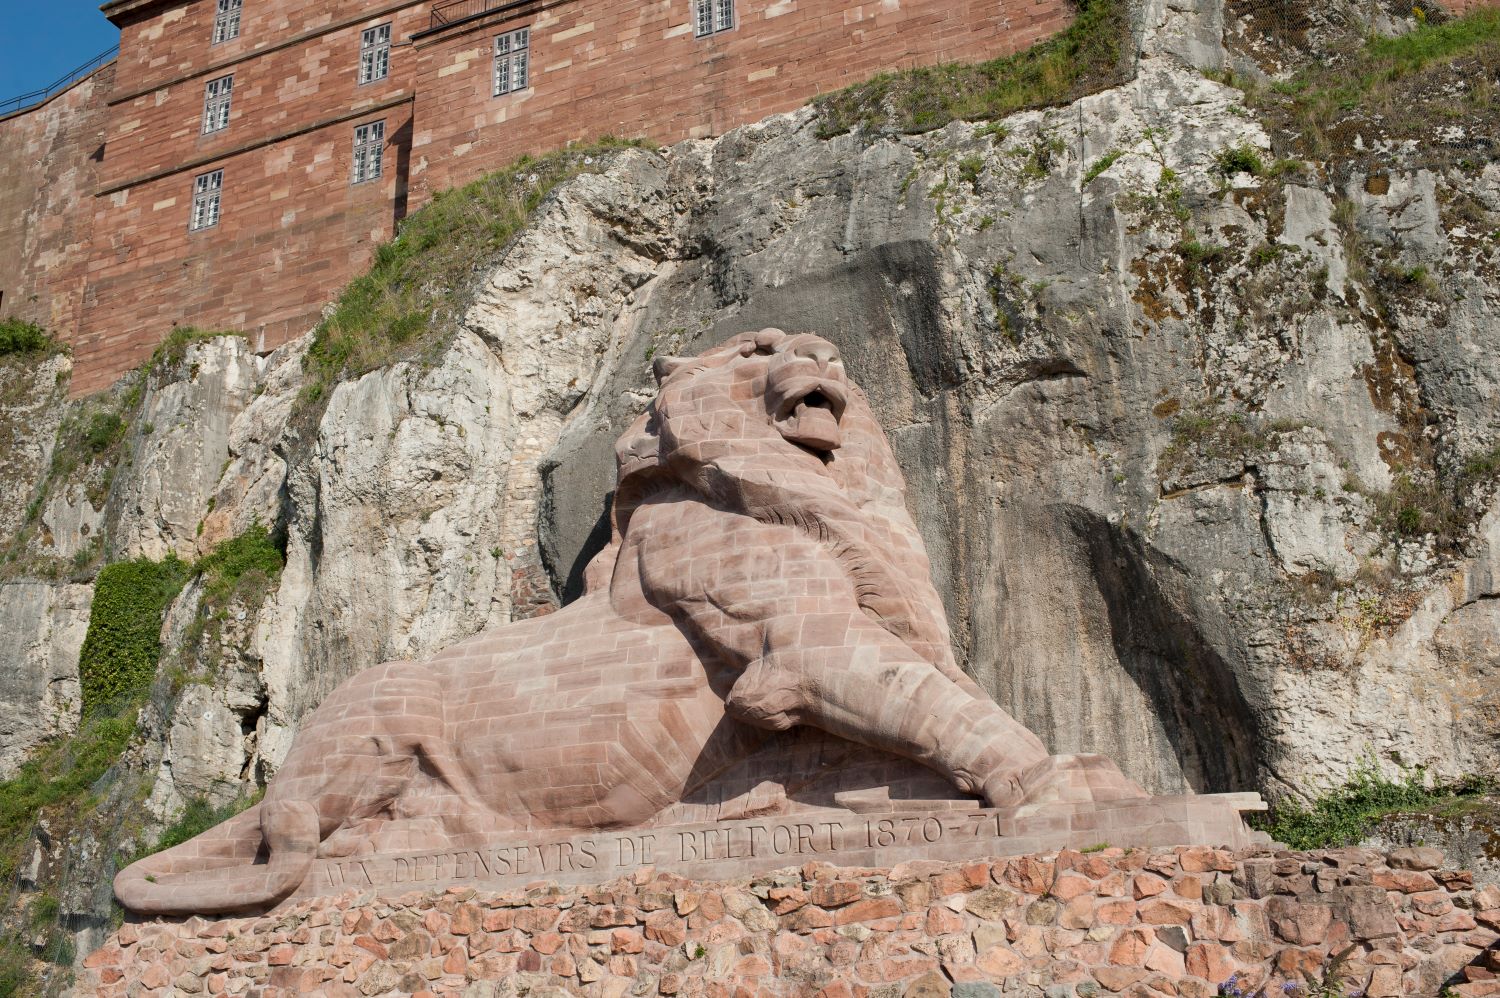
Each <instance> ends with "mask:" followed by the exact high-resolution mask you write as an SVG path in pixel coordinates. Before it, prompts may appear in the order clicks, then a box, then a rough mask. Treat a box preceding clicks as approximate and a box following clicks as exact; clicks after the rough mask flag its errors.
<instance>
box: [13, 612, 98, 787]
mask: <svg viewBox="0 0 1500 998" xmlns="http://www.w3.org/2000/svg"><path fill="white" fill-rule="evenodd" d="M93 595H94V590H93V587H92V586H89V585H78V584H70V583H55V584H54V583H46V582H0V634H3V635H5V637H4V639H3V640H0V778H8V777H10V776H13V775H14V774H15V771H16V770H17V769H18V768H19V767H20V765H21V763H22V762H24V761H25V759H26V757H27V756H28V755H29V754H30V752H31V750H32V749H34V748H36V746H38V745H40V744H41V743H42V742H44V741H46V740H48V739H49V738H53V737H55V736H57V735H62V734H68V733H71V732H72V731H73V730H74V729H75V728H76V727H77V725H78V711H79V705H80V692H79V686H78V651H79V649H80V648H82V647H83V639H84V636H85V635H86V634H87V633H88V625H89V610H90V608H91V605H92V603H93Z"/></svg>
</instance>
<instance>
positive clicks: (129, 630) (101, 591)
mask: <svg viewBox="0 0 1500 998" xmlns="http://www.w3.org/2000/svg"><path fill="white" fill-rule="evenodd" d="M190 574H191V570H190V569H189V567H188V565H187V564H186V563H185V562H183V561H181V560H179V559H177V558H175V557H169V558H167V560H165V561H160V562H157V561H151V560H150V559H147V558H140V559H137V560H135V561H122V562H116V563H115V564H113V565H106V566H105V567H104V569H103V570H102V571H100V573H99V578H98V579H97V581H96V583H95V588H94V608H93V612H92V613H91V614H90V617H89V630H88V636H87V637H85V638H84V639H83V649H82V651H80V652H79V655H78V675H79V682H80V684H81V686H82V692H83V713H84V716H85V717H87V716H90V715H93V714H97V713H99V712H100V711H102V710H105V709H108V708H109V707H110V706H111V705H113V704H115V703H118V702H120V701H122V700H127V701H128V700H134V699H136V698H137V697H140V696H142V695H144V694H145V693H146V691H147V690H148V689H150V686H151V681H152V679H154V678H155V676H156V665H157V662H158V660H159V659H160V657H161V623H162V613H163V612H164V611H165V610H166V608H167V604H169V603H171V602H172V600H173V599H175V598H176V596H177V594H178V593H179V592H181V591H182V587H183V586H184V585H185V584H186V583H187V581H188V578H189V576H190Z"/></svg>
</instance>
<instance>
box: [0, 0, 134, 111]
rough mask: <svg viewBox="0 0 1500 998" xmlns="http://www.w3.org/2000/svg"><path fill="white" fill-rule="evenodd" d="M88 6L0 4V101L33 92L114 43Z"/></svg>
mask: <svg viewBox="0 0 1500 998" xmlns="http://www.w3.org/2000/svg"><path fill="white" fill-rule="evenodd" d="M99 2H101V0H95V2H89V0H0V101H4V100H7V99H9V98H11V97H15V96H17V95H19V94H23V93H26V92H28V91H31V90H39V89H41V88H42V87H45V86H47V85H48V84H49V83H52V82H53V81H54V80H56V79H57V78H58V77H60V76H62V75H63V74H65V73H67V72H68V71H69V70H71V69H74V68H75V67H77V66H80V65H82V64H83V63H85V62H88V61H89V60H90V59H92V58H93V57H94V56H96V55H98V54H99V53H100V52H103V51H104V50H105V49H107V48H109V47H110V46H111V45H114V44H115V43H117V42H118V41H119V40H120V32H119V30H118V29H117V28H116V27H115V26H114V25H113V24H110V23H109V22H108V21H106V20H105V19H104V15H103V14H101V13H99Z"/></svg>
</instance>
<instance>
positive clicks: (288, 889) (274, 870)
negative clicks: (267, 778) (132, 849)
mask: <svg viewBox="0 0 1500 998" xmlns="http://www.w3.org/2000/svg"><path fill="white" fill-rule="evenodd" d="M273 807H274V809H275V810H274V812H273V813H270V814H268V813H267V811H266V808H267V804H266V803H265V802H262V803H260V804H257V805H255V806H254V807H252V808H250V809H249V810H247V811H245V812H244V813H243V814H240V815H238V816H236V817H234V818H231V819H229V820H228V821H226V822H224V823H223V824H221V825H218V826H216V827H214V828H211V829H209V830H208V831H206V832H204V833H203V834H202V835H199V836H197V837H196V838H193V839H189V840H188V841H187V842H184V843H182V844H181V845H177V846H173V847H172V848H170V849H166V850H163V851H162V852H159V853H156V854H155V855H153V856H147V857H146V858H145V859H142V860H140V861H139V862H136V863H132V864H131V865H130V866H127V867H126V868H125V869H123V870H121V871H120V873H119V874H118V875H117V876H116V877H115V884H114V886H115V896H116V897H118V898H119V899H120V903H121V904H122V905H124V906H125V907H126V908H128V909H129V910H131V911H133V912H135V913H137V914H140V915H207V914H226V913H230V912H241V911H251V910H255V909H264V908H268V907H270V906H272V905H274V904H275V903H276V902H278V901H280V900H282V899H283V898H285V897H286V896H287V895H288V894H290V893H292V891H294V890H296V889H297V887H298V886H299V885H300V884H301V883H302V881H303V880H304V879H306V877H307V873H308V870H309V869H311V867H312V862H313V859H314V857H315V856H316V855H317V847H318V833H317V830H318V822H317V813H316V812H315V811H314V810H313V808H312V805H310V804H306V803H302V802H286V803H280V804H279V805H273ZM268 818H271V819H274V820H269V821H268V820H267V819H268ZM309 822H310V825H311V827H310V829H309V827H308V826H309ZM309 831H310V834H309ZM262 845H269V846H270V850H269V858H268V860H267V861H266V862H256V860H257V859H258V858H259V856H260V853H261V847H262Z"/></svg>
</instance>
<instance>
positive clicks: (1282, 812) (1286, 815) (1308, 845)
mask: <svg viewBox="0 0 1500 998" xmlns="http://www.w3.org/2000/svg"><path fill="white" fill-rule="evenodd" d="M1493 790H1494V786H1493V785H1492V784H1491V783H1490V782H1489V781H1487V780H1479V779H1476V780H1465V781H1460V782H1457V783H1451V784H1435V785H1431V784H1429V783H1428V780H1427V774H1426V773H1425V772H1423V771H1422V770H1421V769H1415V770H1412V771H1411V772H1408V773H1406V774H1405V775H1404V776H1402V777H1401V778H1400V779H1396V780H1393V779H1390V778H1389V777H1386V776H1384V775H1382V774H1381V772H1380V770H1379V769H1378V768H1377V767H1376V766H1375V763H1374V762H1373V761H1370V760H1366V761H1365V762H1363V763H1362V764H1360V765H1359V766H1358V767H1356V768H1355V770H1354V773H1353V775H1351V776H1350V777H1349V779H1348V781H1347V782H1345V783H1344V784H1343V785H1342V786H1339V787H1335V788H1334V789H1332V790H1330V791H1328V792H1327V793H1326V794H1324V795H1323V796H1321V797H1319V798H1317V799H1316V800H1313V801H1312V802H1311V803H1309V804H1308V805H1306V806H1305V807H1303V806H1299V805H1297V804H1295V803H1292V802H1289V801H1288V802H1283V803H1281V804H1280V805H1278V806H1277V807H1276V808H1275V809H1274V810H1272V812H1271V813H1270V815H1269V816H1268V817H1266V818H1260V819H1258V820H1256V821H1254V823H1255V824H1256V825H1258V826H1259V827H1260V829H1261V830H1262V831H1265V832H1267V833H1269V834H1270V836H1271V838H1273V839H1275V840H1276V841H1278V842H1283V843H1285V844H1286V845H1288V846H1290V847H1291V848H1293V849H1332V848H1338V847H1341V846H1351V845H1355V844H1357V843H1358V842H1359V841H1360V840H1361V839H1364V838H1366V837H1368V836H1369V835H1370V834H1371V832H1372V831H1374V828H1375V823H1376V822H1377V821H1378V820H1379V819H1380V818H1383V817H1386V816H1387V815H1391V814H1397V813H1400V812H1404V811H1417V810H1424V809H1430V808H1434V807H1439V808H1440V807H1443V806H1451V805H1453V804H1455V803H1458V802H1461V801H1463V800H1466V799H1472V798H1476V797H1478V796H1480V795H1483V794H1485V793H1489V792H1492V791H1493Z"/></svg>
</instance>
